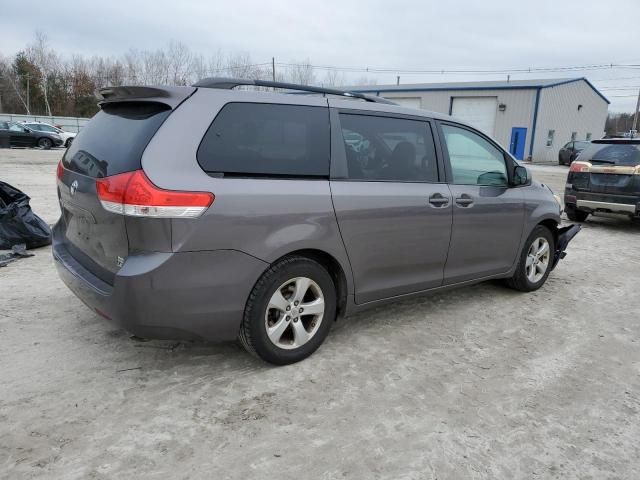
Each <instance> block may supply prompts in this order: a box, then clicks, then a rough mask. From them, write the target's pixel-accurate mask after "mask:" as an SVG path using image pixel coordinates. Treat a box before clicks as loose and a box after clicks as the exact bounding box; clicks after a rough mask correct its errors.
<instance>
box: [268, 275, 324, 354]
mask: <svg viewBox="0 0 640 480" xmlns="http://www.w3.org/2000/svg"><path fill="white" fill-rule="evenodd" d="M324 311H325V300H324V294H323V293H322V289H321V288H320V286H319V285H318V284H317V283H316V282H314V281H313V280H311V279H310V278H307V277H295V278H292V279H290V280H287V281H286V282H284V283H283V284H282V285H280V286H279V287H278V288H277V289H276V291H275V292H274V293H273V295H272V296H271V299H270V300H269V304H268V305H267V310H266V312H265V316H264V322H265V328H266V330H267V336H268V337H269V339H270V340H271V342H272V343H273V344H274V345H276V346H277V347H279V348H283V349H286V350H292V349H295V348H298V347H301V346H302V345H304V344H305V343H307V342H308V341H309V340H311V339H312V338H313V336H314V335H315V334H316V332H317V331H318V328H319V327H320V323H321V322H322V319H323V317H324Z"/></svg>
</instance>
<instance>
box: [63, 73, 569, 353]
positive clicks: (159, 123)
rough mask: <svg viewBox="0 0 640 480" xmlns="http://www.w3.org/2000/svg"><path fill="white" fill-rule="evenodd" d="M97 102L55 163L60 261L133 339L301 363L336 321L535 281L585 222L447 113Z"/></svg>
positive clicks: (221, 86) (268, 100)
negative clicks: (198, 344) (217, 347)
mask: <svg viewBox="0 0 640 480" xmlns="http://www.w3.org/2000/svg"><path fill="white" fill-rule="evenodd" d="M240 85H256V86H262V87H278V88H287V89H292V88H295V89H298V90H302V91H311V92H315V93H323V94H326V95H334V96H333V97H330V98H324V97H320V96H309V95H291V94H287V93H267V92H257V91H248V90H240V91H238V90H235V91H234V90H232V88H233V87H236V86H240ZM101 94H102V96H103V97H104V100H103V101H102V102H101V104H100V106H101V111H99V112H98V114H97V115H96V116H95V117H94V118H93V119H92V120H91V121H90V122H89V123H88V125H87V126H85V127H84V128H83V130H82V131H81V132H80V133H79V134H78V136H77V137H76V139H75V141H74V142H73V144H72V145H71V146H70V147H69V149H68V150H67V151H66V153H65V155H64V156H63V158H62V161H61V162H60V164H59V166H58V171H57V178H58V180H57V189H58V198H59V200H60V205H61V209H62V215H61V217H60V219H59V220H58V222H57V223H56V225H55V228H54V231H53V256H54V258H55V263H56V266H57V269H58V272H59V274H60V276H61V277H62V279H63V281H64V282H65V283H66V284H67V286H68V287H69V288H70V289H71V290H72V291H73V292H74V293H75V294H76V295H77V296H78V297H80V298H81V299H82V300H83V301H84V303H86V304H87V305H89V306H90V307H91V308H92V309H93V310H94V311H95V312H96V313H97V314H98V315H100V316H101V317H104V318H105V319H108V320H111V321H113V322H115V323H116V324H119V325H121V326H122V327H124V328H125V329H127V330H129V331H131V332H133V333H134V334H135V335H137V336H140V337H152V338H204V339H208V340H233V339H236V338H238V339H239V340H240V341H241V343H242V344H243V345H244V347H245V348H246V349H247V350H248V351H249V352H251V353H253V354H255V355H257V356H259V357H260V358H262V359H264V360H266V361H268V362H272V363H275V364H287V363H291V362H296V361H298V360H301V359H303V358H305V357H307V356H308V355H310V354H311V353H312V352H313V351H315V350H316V349H317V348H318V347H319V346H320V344H321V343H322V342H323V340H324V339H325V337H326V336H327V334H328V332H329V329H330V328H331V325H332V324H333V322H334V320H335V319H336V317H337V316H343V315H346V314H350V313H354V312H358V311H362V310H364V309H366V308H369V307H373V306H378V305H381V304H383V303H385V302H390V301H393V300H397V299H401V298H402V299H404V298H408V297H409V296H412V295H417V294H422V293H425V292H435V291H440V290H442V289H446V288H451V287H459V286H465V285H469V284H472V283H476V282H481V281H484V280H488V279H494V278H502V279H506V283H507V284H508V285H509V286H510V287H512V288H515V289H517V290H522V291H532V290H536V289H538V288H540V287H541V286H542V285H543V284H544V282H545V280H546V279H547V276H548V275H549V273H550V272H551V270H552V269H553V268H554V267H555V266H556V264H557V262H558V260H559V259H560V258H561V257H562V256H563V255H564V250H565V248H566V246H567V243H568V242H569V240H570V239H571V238H572V236H573V235H575V234H576V233H577V231H578V230H579V228H580V227H579V226H578V225H574V226H569V227H562V228H559V224H560V200H559V199H558V198H557V197H554V195H553V193H552V192H551V190H550V189H549V188H548V187H546V186H544V185H542V184H539V183H537V182H534V181H533V180H532V178H531V176H530V174H529V172H528V171H527V169H526V168H525V167H523V166H520V165H518V163H517V162H516V161H515V159H514V158H513V157H512V156H511V155H510V154H509V153H507V152H506V151H505V150H504V149H503V148H501V147H500V146H499V145H498V144H497V143H496V142H495V141H494V140H492V139H491V138H489V137H487V136H486V135H484V134H483V133H481V132H479V131H478V130H476V129H474V128H472V127H470V126H469V125H467V124H464V123H462V122H460V121H457V120H454V119H452V118H451V117H448V116H444V115H440V114H436V113H430V112H426V111H424V110H412V109H408V108H402V107H399V106H396V105H393V104H390V103H391V102H388V101H386V100H384V99H382V98H378V97H369V96H366V95H363V94H358V93H351V92H341V91H336V90H331V89H320V88H316V87H304V86H294V85H290V84H281V83H278V82H268V81H258V80H256V81H253V80H233V79H208V80H203V81H201V82H198V83H197V84H195V85H194V87H166V88H157V87H112V88H109V89H105V90H102V91H101ZM335 96H342V97H343V98H335ZM345 97H346V98H345ZM352 133H357V134H358V135H360V136H361V137H362V140H361V141H358V142H357V143H358V147H359V149H360V151H356V150H355V149H354V148H353V142H354V138H355V137H354V135H352ZM114 138H118V139H120V141H118V142H114V141H113V139H114Z"/></svg>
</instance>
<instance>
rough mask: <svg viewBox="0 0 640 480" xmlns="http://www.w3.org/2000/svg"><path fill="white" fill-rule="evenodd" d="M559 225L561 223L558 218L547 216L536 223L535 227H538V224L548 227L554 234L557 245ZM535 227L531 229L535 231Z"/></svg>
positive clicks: (554, 241)
mask: <svg viewBox="0 0 640 480" xmlns="http://www.w3.org/2000/svg"><path fill="white" fill-rule="evenodd" d="M558 225H559V222H558V221H557V220H555V219H553V218H545V219H544V220H541V221H540V222H538V223H537V224H536V225H534V227H533V228H536V227H537V226H543V227H546V228H548V229H549V231H550V232H551V235H553V243H554V246H555V245H558ZM533 228H532V229H531V231H533Z"/></svg>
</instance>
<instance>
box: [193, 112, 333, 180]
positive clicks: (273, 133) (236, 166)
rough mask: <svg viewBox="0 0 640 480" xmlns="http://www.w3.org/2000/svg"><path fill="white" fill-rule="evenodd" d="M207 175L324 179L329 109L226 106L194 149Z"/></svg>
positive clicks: (327, 160)
mask: <svg viewBox="0 0 640 480" xmlns="http://www.w3.org/2000/svg"><path fill="white" fill-rule="evenodd" d="M198 163H199V164H200V166H201V167H202V169H203V170H204V171H205V172H207V173H218V174H224V175H238V176H287V177H288V176H291V177H300V176H302V177H328V176H329V109H328V108H324V107H308V106H298V105H275V104H261V103H229V104H227V105H225V106H224V107H223V109H222V110H221V111H220V113H219V114H218V116H217V117H216V118H215V120H214V121H213V123H212V124H211V126H210V127H209V129H208V130H207V133H206V134H205V136H204V138H203V139H202V143H201V144H200V147H199V148H198Z"/></svg>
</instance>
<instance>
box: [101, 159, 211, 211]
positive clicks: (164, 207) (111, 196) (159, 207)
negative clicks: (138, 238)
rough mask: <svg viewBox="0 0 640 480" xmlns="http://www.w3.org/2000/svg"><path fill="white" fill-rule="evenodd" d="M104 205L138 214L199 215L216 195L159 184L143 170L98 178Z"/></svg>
mask: <svg viewBox="0 0 640 480" xmlns="http://www.w3.org/2000/svg"><path fill="white" fill-rule="evenodd" d="M96 190H97V192H98V198H100V203H101V204H102V207H103V208H104V209H105V210H107V211H109V212H113V213H119V214H122V215H130V216H134V217H161V218H195V217H199V216H200V215H202V213H203V212H204V211H205V210H206V209H207V208H209V206H210V205H211V204H212V203H213V200H214V199H215V197H214V195H213V194H212V193H209V192H182V191H175V190H164V189H161V188H158V187H156V186H155V185H154V184H153V183H151V180H149V178H147V176H146V175H145V174H144V172H143V171H142V170H136V171H134V172H127V173H121V174H120V175H114V176H112V177H105V178H98V179H96Z"/></svg>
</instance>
